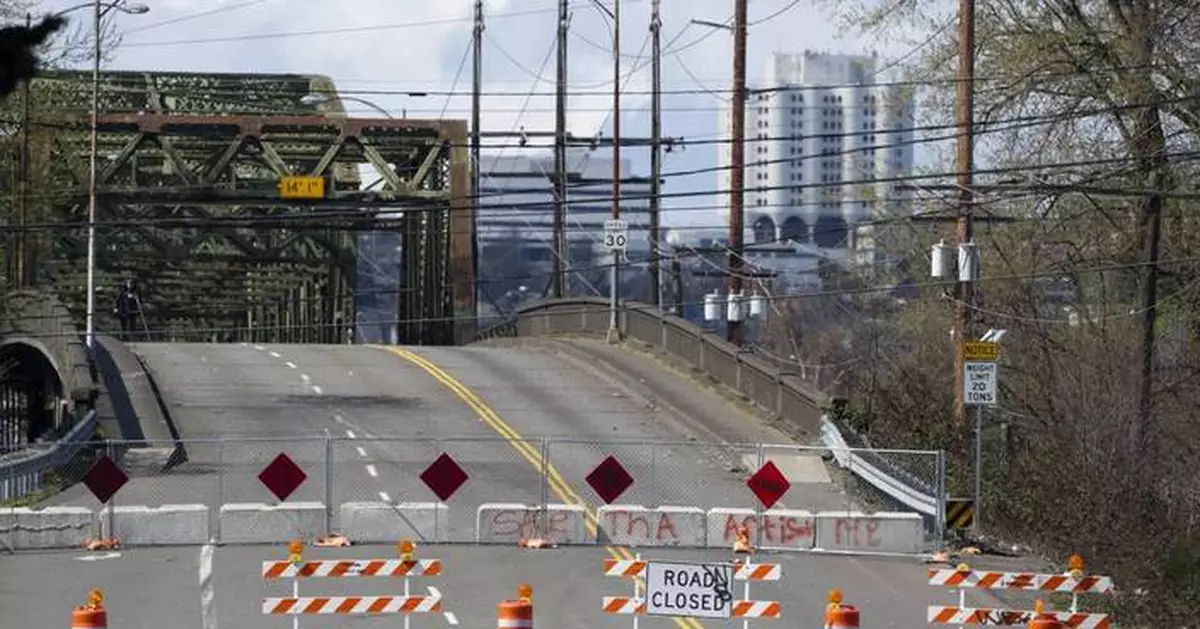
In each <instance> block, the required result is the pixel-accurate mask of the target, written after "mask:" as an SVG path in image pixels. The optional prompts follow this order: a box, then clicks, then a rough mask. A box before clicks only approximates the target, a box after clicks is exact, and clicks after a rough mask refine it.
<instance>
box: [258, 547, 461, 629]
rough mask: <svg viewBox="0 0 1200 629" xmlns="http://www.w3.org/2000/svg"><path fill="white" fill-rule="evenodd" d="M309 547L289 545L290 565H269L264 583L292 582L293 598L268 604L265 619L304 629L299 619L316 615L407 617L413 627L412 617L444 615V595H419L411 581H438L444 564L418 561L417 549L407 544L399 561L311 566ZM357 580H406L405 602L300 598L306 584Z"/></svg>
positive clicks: (321, 561) (317, 563)
mask: <svg viewBox="0 0 1200 629" xmlns="http://www.w3.org/2000/svg"><path fill="white" fill-rule="evenodd" d="M303 548H304V547H303V544H301V543H300V542H298V541H296V542H292V543H291V544H289V545H288V559H287V560H286V561H264V562H263V564H262V575H263V578H264V579H267V580H268V581H273V580H276V579H291V580H292V595H291V596H290V597H268V598H264V599H263V614H266V615H287V616H292V626H293V627H298V626H299V621H300V619H299V616H304V615H310V614H342V615H358V614H404V626H405V628H406V629H407V628H408V626H409V614H418V613H428V612H438V611H441V610H442V593H441V592H439V591H438V589H437V588H435V587H432V586H430V587H428V590H429V593H428V594H425V595H420V594H418V595H414V594H413V593H412V590H411V585H410V583H409V580H410V579H411V578H412V577H436V576H438V575H440V574H441V573H442V561H441V560H440V559H415V558H414V557H413V552H414V545H413V543H412V542H411V541H409V540H404V541H402V542H401V543H400V544H399V545H398V548H399V550H400V558H399V559H318V560H312V561H305V560H304V559H303V558H302V557H301V553H302V551H303ZM353 577H390V578H402V579H404V595H403V596H309V597H302V596H300V580H301V579H320V578H329V579H344V578H353Z"/></svg>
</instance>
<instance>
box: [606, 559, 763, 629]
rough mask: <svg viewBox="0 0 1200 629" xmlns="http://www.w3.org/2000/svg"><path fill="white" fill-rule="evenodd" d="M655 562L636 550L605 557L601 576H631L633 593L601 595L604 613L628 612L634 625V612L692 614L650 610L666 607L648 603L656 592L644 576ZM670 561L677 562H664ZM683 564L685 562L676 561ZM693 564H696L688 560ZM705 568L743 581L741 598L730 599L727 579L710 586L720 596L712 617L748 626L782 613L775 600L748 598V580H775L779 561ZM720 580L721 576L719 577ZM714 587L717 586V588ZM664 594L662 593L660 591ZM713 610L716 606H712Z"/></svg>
mask: <svg viewBox="0 0 1200 629" xmlns="http://www.w3.org/2000/svg"><path fill="white" fill-rule="evenodd" d="M652 563H655V562H650V561H644V560H642V556H641V554H638V555H637V556H636V558H634V559H605V560H604V576H606V577H618V578H623V579H632V580H633V582H634V584H633V595H632V596H605V597H603V599H602V609H603V611H604V613H606V614H620V615H632V616H633V617H634V618H633V626H634V628H635V629H636V628H637V626H638V622H637V621H638V616H645V615H654V616H671V617H677V618H683V617H689V616H692V615H693V614H686V613H679V614H672V613H666V612H662V611H659V612H652V611H651V608H656V609H657V608H661V607H666V606H663V605H659V604H657V603H656V604H654V605H651V604H650V603H651V602H653V598H654V597H655V596H657V594H656V593H655V592H650V591H648V590H647V587H648V584H647V583H646V578H647V576H648V575H649V573H650V572H651V570H652V568H651V564H652ZM667 563H668V564H670V565H677V564H674V563H671V562H667ZM678 565H686V564H678ZM691 565H693V566H695V565H698V564H691ZM704 565H705V566H707V567H708V568H709V569H716V570H720V571H724V572H728V573H729V575H730V576H731V577H732V580H734V581H743V582H745V587H744V589H743V596H744V597H745V598H743V599H742V600H734V599H733V593H732V592H731V591H730V590H729V589H728V587H729V585H730V584H729V583H722V584H720V586H719V587H714V588H713V590H714V593H715V594H718V595H719V596H720V598H721V605H720V610H719V611H720V612H723V613H724V615H723V616H712V617H714V618H717V617H721V618H741V619H742V624H743V626H744V627H748V626H749V623H750V619H752V618H769V619H777V618H779V617H780V616H781V615H782V608H781V606H780V604H779V601H756V600H751V599H750V582H752V581H778V580H780V579H781V578H782V577H783V567H782V566H781V565H779V564H767V563H760V564H755V563H750V562H748V561H747V562H734V563H732V564H728V563H724V564H711V563H710V564H704ZM720 580H722V581H723V580H724V577H722V578H721V579H720ZM717 590H721V591H720V592H717ZM664 596H666V595H665V594H664ZM712 611H714V612H715V611H717V610H712Z"/></svg>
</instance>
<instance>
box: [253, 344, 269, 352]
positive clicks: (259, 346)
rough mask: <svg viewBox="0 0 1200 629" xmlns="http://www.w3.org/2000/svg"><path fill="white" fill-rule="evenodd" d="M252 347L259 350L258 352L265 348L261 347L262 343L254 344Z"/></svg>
mask: <svg viewBox="0 0 1200 629" xmlns="http://www.w3.org/2000/svg"><path fill="white" fill-rule="evenodd" d="M254 349H256V350H258V351H260V352H261V351H263V350H264V349H267V348H265V347H263V346H262V345H255V346H254Z"/></svg>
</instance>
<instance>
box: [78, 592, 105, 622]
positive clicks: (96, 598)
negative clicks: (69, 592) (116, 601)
mask: <svg viewBox="0 0 1200 629" xmlns="http://www.w3.org/2000/svg"><path fill="white" fill-rule="evenodd" d="M71 629H108V612H106V611H104V595H103V594H101V593H100V590H92V591H91V592H88V603H87V605H80V606H79V607H76V608H75V611H73V612H71Z"/></svg>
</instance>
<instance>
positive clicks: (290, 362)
mask: <svg viewBox="0 0 1200 629" xmlns="http://www.w3.org/2000/svg"><path fill="white" fill-rule="evenodd" d="M287 366H288V367H291V368H292V369H295V368H296V363H294V362H292V361H290V360H289V361H287Z"/></svg>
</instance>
